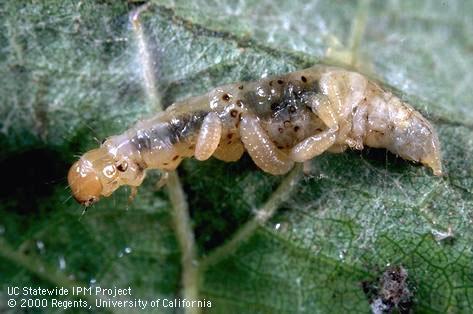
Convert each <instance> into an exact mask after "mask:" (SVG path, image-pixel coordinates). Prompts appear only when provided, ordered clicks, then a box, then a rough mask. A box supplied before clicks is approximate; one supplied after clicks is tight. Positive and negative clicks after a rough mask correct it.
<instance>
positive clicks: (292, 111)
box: [288, 106, 296, 113]
mask: <svg viewBox="0 0 473 314" xmlns="http://www.w3.org/2000/svg"><path fill="white" fill-rule="evenodd" d="M288 110H289V112H290V113H294V112H296V107H294V106H289V108H288Z"/></svg>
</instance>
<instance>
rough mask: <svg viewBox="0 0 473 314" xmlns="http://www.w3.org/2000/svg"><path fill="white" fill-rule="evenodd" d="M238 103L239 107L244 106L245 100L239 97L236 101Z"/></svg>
mask: <svg viewBox="0 0 473 314" xmlns="http://www.w3.org/2000/svg"><path fill="white" fill-rule="evenodd" d="M236 105H237V106H238V107H242V106H243V101H241V99H238V100H237V101H236Z"/></svg>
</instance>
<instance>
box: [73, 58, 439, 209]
mask: <svg viewBox="0 0 473 314" xmlns="http://www.w3.org/2000/svg"><path fill="white" fill-rule="evenodd" d="M364 145H366V146H371V147H382V148H386V149H388V150H390V151H391V152H393V153H395V154H397V155H399V156H401V157H402V158H404V159H408V160H412V161H416V162H421V163H422V164H424V165H426V166H428V167H430V168H432V170H433V172H434V174H435V175H441V174H442V167H441V158H440V148H439V142H438V138H437V135H436V133H435V130H434V129H433V127H432V126H431V124H430V123H429V122H428V121H427V120H426V119H425V118H424V117H423V116H422V115H421V114H420V113H419V112H417V111H415V110H414V109H413V108H412V107H410V106H409V105H408V104H406V103H404V102H402V101H401V100H400V99H399V98H397V97H396V96H394V95H392V93H390V92H389V91H385V90H383V89H382V88H381V87H380V86H379V85H377V84H376V83H375V82H372V81H369V80H368V79H366V78H365V77H364V76H363V75H361V74H359V73H356V72H351V71H347V70H344V69H341V68H336V67H327V66H321V65H317V66H314V67H311V68H308V69H305V70H301V71H296V72H293V73H289V74H286V75H282V76H278V77H270V78H265V79H261V80H258V81H254V82H239V83H235V84H229V85H225V86H221V87H217V88H215V89H213V90H212V91H210V92H209V93H208V94H205V95H202V96H198V97H193V98H190V99H187V100H183V101H181V102H178V103H175V104H173V105H172V106H170V107H168V108H167V109H166V110H165V111H164V112H161V113H158V114H157V115H156V116H155V117H154V118H151V119H149V120H144V121H140V122H138V123H137V124H136V125H135V126H133V127H132V128H130V129H129V130H127V131H125V132H124V133H123V134H121V135H118V136H112V137H110V138H108V139H107V140H106V141H105V142H104V143H103V144H102V145H101V147H100V148H98V149H96V150H93V151H91V152H89V153H86V154H85V155H84V156H82V157H81V158H80V159H79V161H77V162H76V163H75V164H74V165H73V166H72V167H71V170H70V172H69V177H68V178H69V184H70V186H71V188H72V192H73V194H74V197H75V198H76V199H77V200H78V201H79V202H81V203H83V204H86V205H88V204H91V203H93V202H95V201H97V200H98V199H99V197H100V196H108V195H110V194H111V193H112V192H113V191H114V190H116V189H117V188H118V187H119V186H121V185H130V186H133V187H136V186H139V185H140V184H141V182H142V181H143V178H144V174H145V170H146V169H160V170H165V171H166V170H173V169H175V168H176V167H177V166H178V165H179V163H180V162H181V161H182V159H183V158H186V157H192V156H195V157H196V158H197V159H199V160H205V159H207V158H209V157H210V156H212V155H213V156H215V157H216V158H218V159H221V160H224V161H235V160H238V159H239V158H240V157H241V155H242V154H243V153H244V151H245V150H246V151H247V152H248V153H249V155H250V156H251V157H252V159H253V160H254V162H255V163H256V164H257V165H258V166H259V167H260V168H261V169H262V170H264V171H266V172H269V173H271V174H274V175H282V174H285V173H287V172H288V171H289V170H290V169H291V168H292V167H293V165H294V163H295V162H305V161H307V160H310V159H312V158H314V157H315V156H317V155H320V154H322V153H323V152H324V151H331V152H343V151H344V150H345V149H346V148H348V147H350V148H353V149H358V150H360V149H363V147H364Z"/></svg>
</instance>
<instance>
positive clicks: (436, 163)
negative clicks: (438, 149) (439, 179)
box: [421, 153, 443, 176]
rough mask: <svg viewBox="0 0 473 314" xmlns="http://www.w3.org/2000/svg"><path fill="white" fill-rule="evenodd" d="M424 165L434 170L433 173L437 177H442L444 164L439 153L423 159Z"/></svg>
mask: <svg viewBox="0 0 473 314" xmlns="http://www.w3.org/2000/svg"><path fill="white" fill-rule="evenodd" d="M421 162H422V164H424V165H425V166H427V167H429V168H430V169H432V172H433V174H434V175H435V176H442V175H443V170H442V162H441V159H440V156H439V154H438V153H432V154H431V155H430V156H428V157H426V158H422V160H421Z"/></svg>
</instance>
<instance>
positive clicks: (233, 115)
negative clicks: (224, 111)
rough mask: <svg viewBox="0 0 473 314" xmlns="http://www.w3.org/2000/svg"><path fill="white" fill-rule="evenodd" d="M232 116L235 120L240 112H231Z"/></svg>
mask: <svg viewBox="0 0 473 314" xmlns="http://www.w3.org/2000/svg"><path fill="white" fill-rule="evenodd" d="M230 115H231V116H232V117H233V118H235V117H236V116H237V115H238V111H236V110H230Z"/></svg>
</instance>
